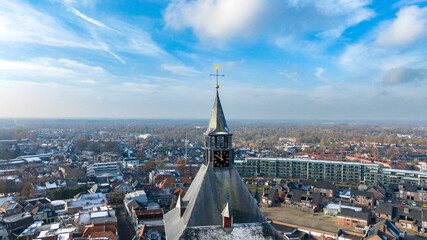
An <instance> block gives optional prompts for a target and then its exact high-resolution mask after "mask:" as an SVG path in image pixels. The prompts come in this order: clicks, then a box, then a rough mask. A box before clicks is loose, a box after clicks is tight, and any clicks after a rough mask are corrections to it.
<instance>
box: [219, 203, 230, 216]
mask: <svg viewBox="0 0 427 240" xmlns="http://www.w3.org/2000/svg"><path fill="white" fill-rule="evenodd" d="M221 215H222V216H223V217H228V218H229V217H230V216H231V211H230V207H229V206H228V202H227V204H226V205H225V208H224V210H222V213H221Z"/></svg>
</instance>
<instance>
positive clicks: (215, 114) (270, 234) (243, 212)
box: [163, 65, 284, 240]
mask: <svg viewBox="0 0 427 240" xmlns="http://www.w3.org/2000/svg"><path fill="white" fill-rule="evenodd" d="M216 67H217V68H216V74H215V75H213V76H216V78H217V84H216V86H215V87H216V97H215V102H214V105H213V108H212V114H211V118H210V120H209V124H208V127H207V130H206V132H205V133H204V138H205V146H204V159H203V164H202V165H201V166H200V169H199V171H198V172H197V175H196V177H195V178H194V181H193V182H192V184H191V186H190V188H189V189H188V191H187V193H186V194H185V196H184V197H183V198H181V197H179V199H178V201H177V204H176V207H175V208H174V209H172V210H171V211H169V212H168V213H166V214H165V215H164V219H163V221H164V225H165V234H166V239H167V240H176V239H245V240H248V239H284V237H283V236H281V235H280V234H279V233H278V232H277V231H276V230H275V229H274V228H273V227H271V225H270V224H268V223H267V222H266V220H265V218H264V217H263V216H262V214H261V211H260V210H259V208H258V206H257V204H256V202H255V200H254V198H253V197H252V195H251V194H250V192H249V190H248V189H247V188H246V186H245V184H244V183H243V181H242V179H241V178H240V175H239V173H238V172H237V171H236V169H234V150H233V147H232V134H231V132H230V131H229V129H228V126H227V122H226V120H225V115H224V112H223V110H222V106H221V101H220V98H219V92H218V88H219V85H218V76H222V75H218V68H219V65H218V66H216Z"/></svg>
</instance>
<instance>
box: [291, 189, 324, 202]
mask: <svg viewBox="0 0 427 240" xmlns="http://www.w3.org/2000/svg"><path fill="white" fill-rule="evenodd" d="M286 197H287V198H289V199H290V200H291V202H295V203H299V202H301V201H309V202H312V203H316V204H317V203H318V202H319V201H320V198H321V195H320V193H319V192H310V194H307V191H303V190H297V189H294V190H292V191H290V192H289V193H288V194H287V195H286Z"/></svg>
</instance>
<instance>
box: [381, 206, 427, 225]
mask: <svg viewBox="0 0 427 240" xmlns="http://www.w3.org/2000/svg"><path fill="white" fill-rule="evenodd" d="M405 209H408V213H405ZM376 212H377V213H380V214H386V215H387V216H390V217H391V220H392V221H393V222H399V220H400V219H401V220H405V219H413V220H415V223H414V224H415V225H417V226H419V227H421V226H422V221H423V216H424V215H426V216H425V217H424V221H427V210H420V209H416V208H408V207H400V206H396V205H393V204H392V203H382V204H380V205H379V206H378V207H377V209H376ZM423 212H424V213H423Z"/></svg>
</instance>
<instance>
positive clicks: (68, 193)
mask: <svg viewBox="0 0 427 240" xmlns="http://www.w3.org/2000/svg"><path fill="white" fill-rule="evenodd" d="M87 190H88V187H87V186H86V185H80V186H79V187H78V188H77V189H69V188H59V189H56V190H54V191H53V192H52V198H53V200H61V199H70V198H73V197H74V196H75V195H77V194H79V193H81V192H87Z"/></svg>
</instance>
